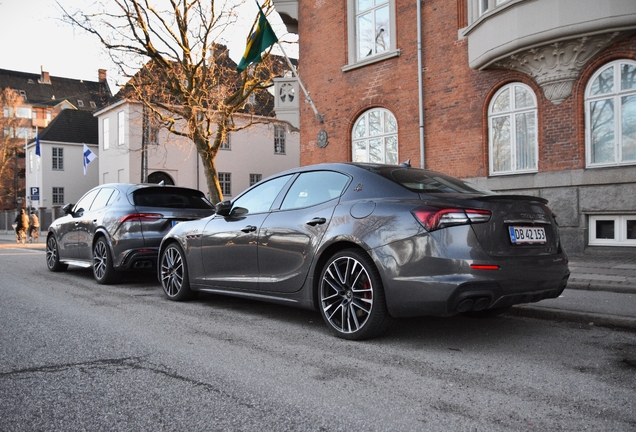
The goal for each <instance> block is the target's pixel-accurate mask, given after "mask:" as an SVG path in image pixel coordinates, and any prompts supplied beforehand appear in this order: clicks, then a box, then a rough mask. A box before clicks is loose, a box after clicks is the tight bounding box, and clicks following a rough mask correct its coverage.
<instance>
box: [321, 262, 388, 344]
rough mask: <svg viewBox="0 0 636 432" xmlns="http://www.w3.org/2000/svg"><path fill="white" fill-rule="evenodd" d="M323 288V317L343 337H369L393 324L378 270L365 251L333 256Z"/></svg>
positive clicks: (356, 338)
mask: <svg viewBox="0 0 636 432" xmlns="http://www.w3.org/2000/svg"><path fill="white" fill-rule="evenodd" d="M319 290H320V291H319V295H320V312H321V314H322V317H323V319H324V320H325V322H326V323H327V325H328V326H329V328H330V329H331V331H332V332H333V333H334V334H335V335H336V336H338V337H340V338H343V339H350V340H362V339H368V338H371V337H374V336H378V335H380V334H381V333H383V332H384V331H386V330H387V329H388V327H389V325H390V324H391V321H392V319H391V316H390V315H389V312H388V310H387V307H386V300H385V297H384V290H383V288H382V281H381V279H380V275H379V273H378V270H377V268H376V267H375V265H374V264H373V262H372V261H371V259H370V258H369V257H368V256H367V255H365V254H364V253H363V252H361V251H358V250H356V249H347V250H343V251H341V252H338V253H337V254H335V255H334V256H332V257H331V258H330V259H329V261H327V264H326V265H325V267H324V268H323V271H322V273H321V276H320V287H319Z"/></svg>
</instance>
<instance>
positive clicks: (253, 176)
mask: <svg viewBox="0 0 636 432" xmlns="http://www.w3.org/2000/svg"><path fill="white" fill-rule="evenodd" d="M261 180H263V174H250V186H254V185H255V184H256V183H258V182H259V181H261Z"/></svg>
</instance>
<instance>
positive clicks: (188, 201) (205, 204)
mask: <svg viewBox="0 0 636 432" xmlns="http://www.w3.org/2000/svg"><path fill="white" fill-rule="evenodd" d="M133 201H134V203H135V205H136V206H140V207H158V208H192V209H213V208H214V206H213V205H212V203H211V202H210V201H208V200H207V198H206V197H205V195H203V193H202V192H200V191H198V190H194V189H179V188H166V187H160V188H152V187H149V188H142V189H137V190H136V191H135V192H133Z"/></svg>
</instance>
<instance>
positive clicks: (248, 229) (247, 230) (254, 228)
mask: <svg viewBox="0 0 636 432" xmlns="http://www.w3.org/2000/svg"><path fill="white" fill-rule="evenodd" d="M241 231H243V232H244V233H248V232H254V231H256V227H255V226H254V225H248V226H246V227H245V228H243V229H242V230H241Z"/></svg>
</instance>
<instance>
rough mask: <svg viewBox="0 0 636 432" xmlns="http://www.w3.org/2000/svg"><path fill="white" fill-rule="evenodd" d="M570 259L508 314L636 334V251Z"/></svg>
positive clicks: (5, 236) (7, 239)
mask: <svg viewBox="0 0 636 432" xmlns="http://www.w3.org/2000/svg"><path fill="white" fill-rule="evenodd" d="M44 234H46V233H45V232H43V233H42V234H41V235H40V242H39V243H34V244H26V245H17V244H16V243H15V235H14V234H13V233H11V232H6V231H0V248H3V249H4V248H8V247H19V248H29V249H42V250H44V249H45V235H44ZM569 258H570V272H571V275H570V280H569V281H568V286H567V288H566V289H565V291H564V292H563V294H562V295H561V296H560V297H559V298H556V299H549V300H542V301H540V302H538V303H529V304H523V305H518V306H514V307H513V308H512V309H511V310H510V311H509V312H508V314H509V315H516V316H524V317H530V318H540V319H550V320H555V321H567V322H574V323H578V324H582V325H586V326H592V325H594V326H601V327H611V328H621V329H626V330H630V331H636V249H634V248H627V247H626V248H588V250H587V251H586V252H585V253H584V254H581V255H572V256H570V257H569Z"/></svg>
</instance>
